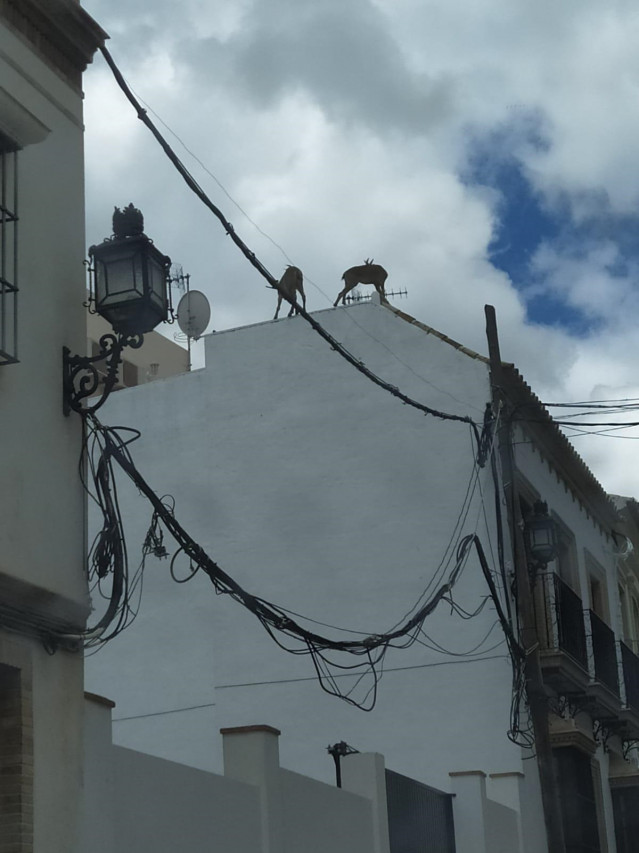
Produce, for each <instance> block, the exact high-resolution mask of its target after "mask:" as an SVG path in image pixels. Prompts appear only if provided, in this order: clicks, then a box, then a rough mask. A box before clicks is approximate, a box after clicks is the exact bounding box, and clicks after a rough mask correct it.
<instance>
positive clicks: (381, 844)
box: [342, 752, 390, 853]
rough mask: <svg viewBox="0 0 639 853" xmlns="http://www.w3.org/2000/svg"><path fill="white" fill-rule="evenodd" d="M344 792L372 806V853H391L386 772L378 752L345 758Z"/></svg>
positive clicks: (343, 762) (382, 759)
mask: <svg viewBox="0 0 639 853" xmlns="http://www.w3.org/2000/svg"><path fill="white" fill-rule="evenodd" d="M342 788H343V789H344V790H345V791H350V792H351V793H352V794H359V795H360V796H362V797H366V798H367V799H368V800H370V801H371V803H372V805H373V828H374V835H375V847H374V849H373V853H390V842H389V838H388V805H387V803H386V768H385V767H384V756H383V755H380V754H379V753H378V752H355V753H351V754H350V755H345V756H344V757H343V758H342Z"/></svg>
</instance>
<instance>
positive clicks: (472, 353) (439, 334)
mask: <svg viewBox="0 0 639 853" xmlns="http://www.w3.org/2000/svg"><path fill="white" fill-rule="evenodd" d="M383 307H384V308H386V309H387V310H388V311H390V312H391V313H392V314H395V316H396V317H399V318H400V320H404V322H405V323H408V324H409V325H411V326H417V328H418V329H421V330H422V331H423V332H426V334H428V335H434V336H435V337H436V338H439V340H440V341H443V342H444V343H446V344H449V345H450V346H451V347H454V348H455V349H456V350H459V352H463V353H464V355H467V356H469V357H470V358H475V359H477V360H478V361H483V362H484V364H490V359H489V358H488V356H485V355H480V354H479V353H478V352H475V350H472V349H470V348H469V347H465V346H464V345H463V344H460V343H459V342H458V341H455V340H453V339H452V338H449V337H448V335H444V334H443V333H442V332H438V331H437V329H434V328H433V327H432V326H427V325H426V323H422V322H420V321H419V320H416V319H415V317H413V316H411V315H410V314H407V313H406V312H405V311H400V309H399V308H395V306H394V305H391V304H390V303H388V302H387V303H386V304H385V305H384V306H383ZM505 364H506V363H505ZM508 366H510V365H508Z"/></svg>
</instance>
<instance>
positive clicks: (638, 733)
mask: <svg viewBox="0 0 639 853" xmlns="http://www.w3.org/2000/svg"><path fill="white" fill-rule="evenodd" d="M619 648H620V649H621V661H622V664H623V676H624V683H625V688H626V705H625V707H624V708H623V709H622V710H621V713H620V718H621V720H622V722H623V723H624V726H625V736H626V737H627V738H628V739H629V740H636V739H639V657H637V655H636V654H635V653H634V652H633V651H632V650H631V649H629V648H628V646H627V645H626V644H625V643H621V642H620V643H619Z"/></svg>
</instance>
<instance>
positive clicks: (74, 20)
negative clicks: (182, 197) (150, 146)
mask: <svg viewBox="0 0 639 853" xmlns="http://www.w3.org/2000/svg"><path fill="white" fill-rule="evenodd" d="M104 38H105V34H104V33H103V32H102V30H101V29H100V28H99V27H98V26H97V24H96V23H95V22H94V21H93V20H92V19H91V18H90V17H89V16H88V15H87V14H86V13H85V12H84V11H83V10H82V9H81V7H80V5H79V4H78V3H77V2H73V0H46V2H45V0H19V2H17V1H16V0H3V2H1V3H0V167H1V168H0V182H1V186H0V197H1V202H0V206H1V216H0V229H1V234H0V362H1V364H0V411H1V418H2V442H1V443H0V472H1V478H2V484H3V488H2V490H1V494H0V517H1V519H2V521H1V522H0V602H1V603H0V717H1V719H0V724H1V729H2V748H1V751H0V780H2V781H1V782H0V785H1V786H2V788H1V793H2V809H1V810H0V847H1V848H2V850H3V851H7V853H9V851H28V850H38V851H40V850H41V851H45V850H74V849H75V844H76V843H77V826H78V816H79V803H80V790H81V781H82V713H83V663H82V655H81V650H80V648H79V647H78V644H77V643H75V646H74V645H73V644H68V645H66V646H65V647H63V645H64V644H63V645H61V644H60V643H59V642H57V641H54V640H53V639H52V634H56V636H59V635H60V634H61V633H65V632H67V631H68V632H70V633H72V634H73V633H75V635H76V636H77V634H78V632H79V631H81V630H82V629H83V628H84V625H85V622H86V619H87V614H88V612H89V600H88V593H87V584H86V574H85V558H84V555H85V547H86V546H85V542H86V512H85V498H84V493H83V490H82V485H81V483H80V479H79V477H78V475H77V470H78V469H77V465H78V456H79V452H80V448H81V442H82V432H81V426H80V423H79V420H78V419H67V418H65V417H64V416H63V414H62V403H61V401H62V392H61V383H62V348H63V346H65V345H66V346H68V347H70V348H71V349H72V351H74V352H82V351H83V350H84V347H85V325H86V324H85V311H84V308H83V306H82V303H83V300H84V291H85V272H84V267H83V260H84V258H85V244H84V243H85V241H84V178H83V172H84V162H83V123H82V88H81V85H82V71H83V70H84V68H85V67H86V65H87V63H88V62H90V61H91V58H92V56H93V53H94V51H95V49H96V47H97V46H98V45H99V44H100V43H102V41H103V39H104Z"/></svg>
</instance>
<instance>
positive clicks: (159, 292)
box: [148, 257, 166, 313]
mask: <svg viewBox="0 0 639 853" xmlns="http://www.w3.org/2000/svg"><path fill="white" fill-rule="evenodd" d="M148 275H149V295H150V298H151V300H152V301H153V302H154V303H155V304H156V305H157V306H158V308H159V309H160V310H161V311H162V312H163V313H164V312H165V311H166V271H165V269H164V264H162V263H159V262H158V261H157V260H156V259H155V258H153V257H149V259H148Z"/></svg>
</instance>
